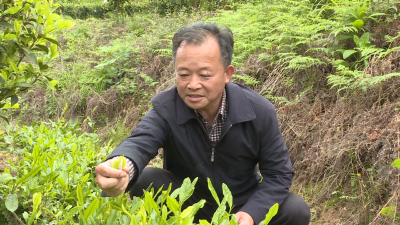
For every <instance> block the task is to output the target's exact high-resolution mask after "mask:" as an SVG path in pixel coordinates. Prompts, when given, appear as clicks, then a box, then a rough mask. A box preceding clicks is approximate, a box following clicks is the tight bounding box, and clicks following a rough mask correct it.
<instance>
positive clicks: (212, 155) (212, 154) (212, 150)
mask: <svg viewBox="0 0 400 225" xmlns="http://www.w3.org/2000/svg"><path fill="white" fill-rule="evenodd" d="M197 120H198V121H199V122H200V125H201V127H202V128H203V130H204V132H205V133H206V135H207V137H208V134H207V131H206V128H204V126H203V123H202V122H201V121H200V119H199V118H197ZM231 127H232V124H231V125H230V126H229V127H228V130H226V132H225V133H224V134H223V135H222V136H221V138H220V139H219V140H218V142H219V141H220V140H221V139H222V138H223V137H224V136H225V134H226V133H228V131H229V130H230V129H231ZM208 140H210V138H208ZM218 142H217V143H215V145H214V146H217V144H218ZM210 144H211V146H212V143H211V141H210ZM214 156H215V147H212V149H211V162H214Z"/></svg>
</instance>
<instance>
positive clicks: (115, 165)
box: [112, 155, 126, 170]
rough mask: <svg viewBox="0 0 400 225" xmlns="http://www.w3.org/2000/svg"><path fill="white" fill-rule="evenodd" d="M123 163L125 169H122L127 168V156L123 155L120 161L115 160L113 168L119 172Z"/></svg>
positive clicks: (119, 158)
mask: <svg viewBox="0 0 400 225" xmlns="http://www.w3.org/2000/svg"><path fill="white" fill-rule="evenodd" d="M124 161H125V163H124ZM121 162H122V166H123V167H121V168H122V169H123V168H125V166H126V158H125V156H123V155H121V156H120V157H118V159H117V160H115V161H114V162H113V164H112V168H114V169H117V170H118V169H119V166H120V165H121ZM124 164H125V165H124Z"/></svg>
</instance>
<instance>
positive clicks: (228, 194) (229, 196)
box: [222, 183, 233, 208]
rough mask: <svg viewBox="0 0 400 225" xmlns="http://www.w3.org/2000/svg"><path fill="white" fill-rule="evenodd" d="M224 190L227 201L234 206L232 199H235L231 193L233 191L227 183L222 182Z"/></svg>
mask: <svg viewBox="0 0 400 225" xmlns="http://www.w3.org/2000/svg"><path fill="white" fill-rule="evenodd" d="M222 191H223V193H224V197H225V198H226V199H227V201H228V205H229V207H230V208H232V201H233V198H232V193H231V191H230V190H229V188H228V186H227V185H226V184H224V183H222Z"/></svg>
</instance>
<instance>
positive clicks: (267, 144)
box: [240, 103, 293, 224]
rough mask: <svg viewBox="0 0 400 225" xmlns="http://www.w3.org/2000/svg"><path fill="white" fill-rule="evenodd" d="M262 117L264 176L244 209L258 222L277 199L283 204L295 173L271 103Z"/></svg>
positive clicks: (261, 169)
mask: <svg viewBox="0 0 400 225" xmlns="http://www.w3.org/2000/svg"><path fill="white" fill-rule="evenodd" d="M257 117H259V115H257ZM262 117H263V118H262V119H261V128H260V130H259V153H258V158H259V168H260V172H261V175H262V177H263V178H262V182H260V184H259V186H258V189H257V191H256V192H255V193H254V194H253V195H252V196H251V197H250V199H249V200H248V202H247V203H246V204H245V205H244V206H243V207H242V208H241V209H240V211H244V212H247V213H248V214H250V216H251V217H252V218H253V220H254V223H255V224H259V223H260V222H261V221H263V220H264V219H265V215H266V214H267V213H268V211H269V209H270V208H271V207H272V206H273V205H274V204H275V203H278V204H279V205H281V204H282V203H283V202H284V201H285V199H286V198H287V196H288V195H289V188H290V186H291V184H292V177H293V168H292V164H291V162H290V158H289V152H288V149H287V147H286V144H285V142H284V140H283V137H282V133H281V131H280V128H279V124H278V120H277V117H276V112H275V109H274V107H273V105H272V104H271V103H269V104H268V108H267V111H265V114H264V115H263V116H262Z"/></svg>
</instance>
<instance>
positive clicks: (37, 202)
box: [33, 192, 42, 211]
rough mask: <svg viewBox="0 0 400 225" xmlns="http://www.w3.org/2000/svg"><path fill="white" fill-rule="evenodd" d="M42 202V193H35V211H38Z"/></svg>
mask: <svg viewBox="0 0 400 225" xmlns="http://www.w3.org/2000/svg"><path fill="white" fill-rule="evenodd" d="M41 202H42V193H40V192H39V193H35V194H33V211H36V210H37V209H38V207H39V205H40V203H41Z"/></svg>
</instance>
